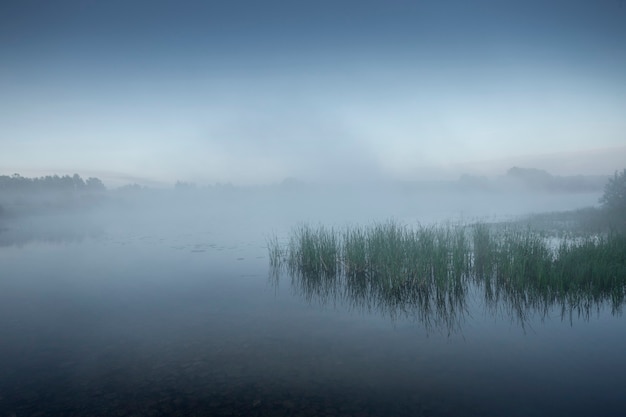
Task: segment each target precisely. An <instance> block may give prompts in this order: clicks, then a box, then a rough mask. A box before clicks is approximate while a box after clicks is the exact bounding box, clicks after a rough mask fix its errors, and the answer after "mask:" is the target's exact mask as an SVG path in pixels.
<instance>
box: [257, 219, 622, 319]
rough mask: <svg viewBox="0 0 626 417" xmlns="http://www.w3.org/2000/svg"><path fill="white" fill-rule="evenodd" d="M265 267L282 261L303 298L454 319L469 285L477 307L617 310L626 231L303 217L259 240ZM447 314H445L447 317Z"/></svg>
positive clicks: (522, 311) (519, 313)
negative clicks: (284, 233) (480, 299)
mask: <svg viewBox="0 0 626 417" xmlns="http://www.w3.org/2000/svg"><path fill="white" fill-rule="evenodd" d="M268 249H269V254H270V265H271V266H275V267H282V266H286V267H287V268H288V269H289V272H290V273H291V276H292V282H293V284H294V286H295V287H297V288H298V289H299V291H300V292H301V293H303V295H305V296H306V297H307V298H312V297H320V298H324V299H328V298H330V297H334V298H337V297H339V298H342V299H347V300H348V301H350V302H351V303H352V304H353V305H355V306H359V307H361V308H366V309H374V308H375V309H379V310H384V311H386V312H388V313H389V314H390V315H392V316H393V315H397V314H409V313H410V314H415V315H417V316H418V317H420V320H421V321H424V322H425V321H428V320H434V321H435V322H441V323H448V325H449V324H451V323H457V322H458V317H459V314H461V312H463V311H465V309H466V306H467V297H468V295H467V294H468V293H469V288H470V286H473V287H475V288H478V289H482V292H483V294H484V297H485V300H486V304H487V305H488V306H492V307H493V308H497V306H499V305H501V304H502V303H505V305H506V306H507V308H508V309H510V311H512V312H514V313H515V314H516V315H517V316H518V318H519V319H520V320H522V321H523V320H525V317H526V316H527V314H528V312H529V311H534V312H540V313H541V314H547V312H548V311H549V310H550V309H551V308H553V307H555V306H557V307H560V308H561V311H562V314H563V315H566V314H567V313H569V314H570V315H571V314H573V312H576V311H577V312H578V313H579V314H583V313H584V314H589V312H590V311H591V310H592V307H593V306H596V307H598V306H599V305H600V304H602V303H604V302H606V301H609V302H610V303H611V305H612V308H613V311H615V312H617V311H620V309H621V305H622V304H623V302H624V298H625V289H626V237H625V236H624V235H619V234H608V235H606V236H588V237H585V238H580V237H576V238H561V240H560V241H559V243H558V244H557V245H555V244H554V241H553V240H550V239H549V237H548V236H546V235H545V234H544V233H540V232H537V231H534V230H532V229H530V228H529V227H526V228H521V227H517V226H516V225H514V224H505V225H488V224H484V223H476V224H470V225H467V226H465V225H451V224H444V225H434V226H416V227H408V226H406V225H403V224H400V223H398V222H395V221H388V222H385V223H377V224H374V225H373V226H371V227H364V226H351V227H346V228H344V229H342V230H337V229H333V228H326V227H324V226H319V227H311V226H309V225H306V224H303V225H300V226H298V227H297V228H295V229H294V230H293V232H292V234H291V238H290V240H289V243H288V244H287V247H284V248H283V247H281V246H280V244H279V242H278V240H277V239H276V238H273V239H270V240H269V241H268ZM451 318H452V319H451Z"/></svg>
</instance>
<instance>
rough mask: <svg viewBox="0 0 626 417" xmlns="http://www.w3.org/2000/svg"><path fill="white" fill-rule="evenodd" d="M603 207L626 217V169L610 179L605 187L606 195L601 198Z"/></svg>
mask: <svg viewBox="0 0 626 417" xmlns="http://www.w3.org/2000/svg"><path fill="white" fill-rule="evenodd" d="M600 204H602V207H604V208H606V209H608V210H611V211H616V212H618V213H619V212H621V214H622V215H626V169H624V170H622V172H620V173H618V172H617V171H615V175H614V176H613V178H610V179H609V182H607V183H606V186H605V187H604V195H603V196H602V197H600Z"/></svg>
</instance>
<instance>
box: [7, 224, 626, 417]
mask: <svg viewBox="0 0 626 417" xmlns="http://www.w3.org/2000/svg"><path fill="white" fill-rule="evenodd" d="M135 226H137V225H135ZM244 229H245V228H243V229H240V230H238V231H237V232H236V233H234V232H233V233H232V234H229V233H227V232H225V231H224V230H222V231H220V232H219V233H215V232H213V231H212V230H211V228H205V229H203V230H199V229H197V228H192V227H189V228H180V227H178V228H176V227H175V228H172V229H170V230H168V231H164V230H160V229H159V228H150V227H141V225H139V226H137V227H130V226H129V225H128V224H127V225H125V226H124V227H119V228H117V229H116V228H115V227H108V228H107V229H106V230H90V231H89V232H88V233H83V234H80V233H79V234H71V233H70V234H69V235H65V236H63V237H61V238H58V239H52V238H45V239H35V238H31V239H23V240H21V241H18V242H17V244H9V243H8V242H6V241H5V244H4V245H3V246H0V417H5V416H7V417H12V416H15V417H21V416H60V415H64V416H74V415H76V416H171V415H175V416H176V415H180V416H200V415H202V416H208V415H224V416H237V415H242V416H248V415H250V416H257V415H258V416H260V415H275V416H334V415H354V416H383V415H396V416H414V415H416V416H418V415H434V416H439V415H441V416H445V415H453V416H456V415H468V416H472V415H488V416H505V415H506V416H533V415H536V416H546V415H563V416H591V415H603V416H620V415H626V355H624V352H626V319H625V318H624V317H623V316H621V315H614V314H612V312H611V309H610V307H608V306H607V307H606V308H600V310H599V311H594V313H593V314H592V315H591V317H589V318H579V317H577V316H576V315H574V316H573V318H572V319H571V320H570V319H569V317H567V318H566V319H565V320H562V319H561V316H560V312H559V311H553V312H550V313H549V314H548V317H547V318H544V317H541V316H540V315H534V314H533V313H532V312H529V317H528V320H527V321H526V322H525V323H524V326H523V327H522V326H521V325H520V322H519V320H518V319H516V318H515V317H514V316H512V315H511V314H509V312H508V311H507V309H506V308H503V309H501V310H498V311H494V310H491V309H489V308H487V307H486V306H485V305H483V303H482V302H481V301H480V297H478V296H477V297H476V299H475V300H474V301H473V302H472V303H470V305H469V307H468V311H467V312H466V314H464V315H463V317H462V319H461V320H459V322H458V326H457V327H455V328H454V329H453V330H452V331H451V330H450V329H449V328H445V327H438V326H436V325H435V326H426V325H425V324H424V323H423V322H420V321H419V320H413V319H411V318H410V317H405V316H398V317H395V318H392V317H389V315H387V314H381V313H380V312H379V311H377V310H376V309H372V310H370V311H363V310H359V309H358V308H357V309H354V308H352V307H350V306H347V305H343V304H342V303H340V302H337V301H336V300H335V301H333V300H330V301H329V302H328V303H323V302H322V301H320V300H319V299H315V298H313V299H311V300H309V301H307V299H306V297H302V296H301V295H299V293H298V291H297V288H296V287H293V286H292V285H291V281H290V279H289V277H282V278H281V279H280V282H279V284H278V286H276V285H274V283H273V281H272V280H271V279H270V273H269V269H268V259H267V250H266V248H265V240H264V236H263V234H262V233H259V231H258V230H248V231H247V232H246V231H245V230H244ZM155 230H156V231H155ZM159 230H160V231H159ZM242 230H243V231H242Z"/></svg>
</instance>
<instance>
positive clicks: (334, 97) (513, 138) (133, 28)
mask: <svg viewBox="0 0 626 417" xmlns="http://www.w3.org/2000/svg"><path fill="white" fill-rule="evenodd" d="M624 21H626V2H625V1H619V0H606V1H594V2H591V1H584V2H577V1H534V0H530V1H519V2H517V1H438V2H428V1H423V2H419V1H387V2H382V1H380V2H374V1H344V2H341V1H324V0H320V1H315V2H310V1H283V2H279V1H264V2H258V1H230V2H211V1H204V2H200V1H197V2H166V1H123V2H122V1H100V2H98V1H68V0H59V1H56V2H47V1H16V2H10V1H9V2H3V3H2V5H0V54H1V55H0V91H2V94H0V171H2V172H3V173H13V172H19V173H23V174H26V175H29V174H30V175H43V174H48V173H60V174H61V173H73V172H78V173H81V174H82V175H84V176H91V175H97V176H100V177H102V178H103V179H104V180H105V181H108V182H109V183H113V182H115V181H116V180H117V181H127V180H129V179H130V180H137V181H139V182H142V181H143V182H145V183H154V184H158V183H162V184H168V183H169V184H171V183H173V182H175V181H176V180H186V181H196V182H198V183H214V182H217V181H219V182H232V183H235V184H254V183H272V182H278V181H281V180H282V179H283V178H285V177H296V178H301V179H304V180H309V181H326V180H341V181H355V180H358V181H361V180H377V179H406V180H413V179H432V178H436V179H444V178H456V177H457V176H458V175H460V174H461V173H464V172H469V173H475V174H485V175H494V174H500V173H502V172H503V170H505V169H506V168H508V166H510V165H513V164H517V165H525V166H534V167H537V168H544V169H548V170H550V171H551V172H554V173H556V174H574V173H582V174H599V173H606V174H610V173H612V172H613V171H614V170H616V169H621V168H623V165H624V162H623V161H625V160H626V117H625V115H626V48H624V45H626V25H624V24H623V22H624Z"/></svg>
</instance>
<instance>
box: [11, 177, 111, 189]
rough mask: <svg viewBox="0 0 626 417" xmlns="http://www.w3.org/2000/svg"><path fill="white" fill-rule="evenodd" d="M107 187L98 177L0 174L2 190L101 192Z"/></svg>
mask: <svg viewBox="0 0 626 417" xmlns="http://www.w3.org/2000/svg"><path fill="white" fill-rule="evenodd" d="M105 190H106V188H105V186H104V184H103V183H102V181H101V180H100V179H98V178H94V177H90V178H87V180H83V179H82V178H81V177H80V175H78V174H74V175H72V176H69V175H63V176H58V175H47V176H45V177H38V178H27V177H22V176H21V175H20V174H13V175H11V176H8V175H0V192H11V191H13V192H21V193H24V192H27V193H29V192H33V193H36V192H67V191H71V192H81V191H83V192H101V191H105Z"/></svg>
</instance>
